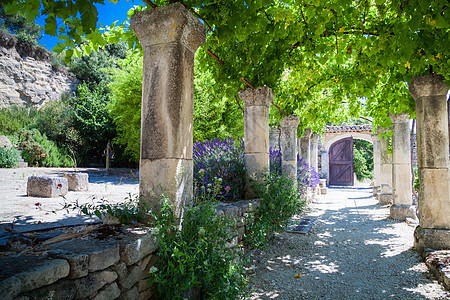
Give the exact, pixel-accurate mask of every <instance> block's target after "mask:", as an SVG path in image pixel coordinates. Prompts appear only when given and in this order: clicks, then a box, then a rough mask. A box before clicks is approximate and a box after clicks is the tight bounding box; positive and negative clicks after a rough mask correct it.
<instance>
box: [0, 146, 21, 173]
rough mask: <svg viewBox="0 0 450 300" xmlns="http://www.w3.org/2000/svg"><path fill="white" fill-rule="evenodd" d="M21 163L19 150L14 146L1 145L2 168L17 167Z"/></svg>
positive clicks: (0, 158)
mask: <svg viewBox="0 0 450 300" xmlns="http://www.w3.org/2000/svg"><path fill="white" fill-rule="evenodd" d="M18 164H19V152H18V151H17V150H16V149H14V148H13V147H11V148H8V147H0V168H15V167H17V165H18Z"/></svg>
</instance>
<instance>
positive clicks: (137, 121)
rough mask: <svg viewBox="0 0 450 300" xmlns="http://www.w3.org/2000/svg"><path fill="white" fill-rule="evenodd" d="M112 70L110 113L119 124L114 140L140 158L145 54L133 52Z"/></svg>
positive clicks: (131, 156)
mask: <svg viewBox="0 0 450 300" xmlns="http://www.w3.org/2000/svg"><path fill="white" fill-rule="evenodd" d="M120 65H121V68H120V69H114V70H113V78H114V79H113V81H112V82H111V83H110V85H109V86H110V88H111V91H112V102H111V104H110V111H111V115H112V117H113V119H114V123H115V124H116V125H117V137H116V138H115V140H114V141H115V142H116V143H118V144H120V145H123V146H124V147H125V153H126V154H127V155H128V156H129V157H130V161H133V162H138V161H139V156H140V143H141V99H142V56H140V55H130V56H129V57H127V58H126V59H124V60H123V61H122V62H121V63H120Z"/></svg>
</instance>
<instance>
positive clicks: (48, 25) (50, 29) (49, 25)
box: [44, 14, 58, 36]
mask: <svg viewBox="0 0 450 300" xmlns="http://www.w3.org/2000/svg"><path fill="white" fill-rule="evenodd" d="M44 28H45V33H47V34H49V35H52V36H57V35H58V34H57V33H56V29H57V27H56V17H55V15H54V14H51V15H49V16H48V17H47V18H46V19H45V27H44Z"/></svg>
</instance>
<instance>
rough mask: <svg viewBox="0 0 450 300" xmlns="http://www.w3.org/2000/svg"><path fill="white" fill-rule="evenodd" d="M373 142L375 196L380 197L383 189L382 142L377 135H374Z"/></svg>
mask: <svg viewBox="0 0 450 300" xmlns="http://www.w3.org/2000/svg"><path fill="white" fill-rule="evenodd" d="M372 142H373V195H374V196H376V197H377V198H378V197H379V192H380V189H381V172H380V168H381V151H380V140H379V139H378V135H377V134H373V135H372Z"/></svg>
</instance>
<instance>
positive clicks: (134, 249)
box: [0, 200, 259, 300]
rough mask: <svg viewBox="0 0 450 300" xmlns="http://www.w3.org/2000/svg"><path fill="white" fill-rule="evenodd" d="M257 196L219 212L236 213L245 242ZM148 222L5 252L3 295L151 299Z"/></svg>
mask: <svg viewBox="0 0 450 300" xmlns="http://www.w3.org/2000/svg"><path fill="white" fill-rule="evenodd" d="M257 206H259V201H258V200H253V201H239V202H235V203H224V204H221V205H219V206H218V207H217V213H218V214H224V215H226V216H230V217H232V218H234V219H235V220H236V221H237V222H236V227H235V228H234V230H235V238H234V239H233V241H231V242H230V244H229V246H230V247H232V246H235V245H237V244H238V243H240V242H242V239H243V237H244V233H245V230H246V225H247V217H248V213H249V212H253V211H255V210H256V208H257ZM152 231H153V229H152V228H148V227H137V228H131V227H125V226H117V227H116V226H100V227H99V228H97V229H95V230H93V231H92V232H91V234H90V235H89V238H87V237H84V238H81V237H80V238H74V239H69V240H65V241H64V240H63V237H61V240H62V241H61V242H57V243H53V244H51V245H48V246H47V247H45V248H44V249H42V252H40V253H39V252H37V253H36V252H33V253H34V255H17V256H13V255H11V256H1V257H0V265H1V266H2V268H1V269H0V291H2V292H1V294H2V297H1V298H2V299H4V300H8V299H21V300H26V299H96V300H100V299H108V300H111V299H150V298H151V297H152V295H153V292H152V290H151V289H150V285H149V281H148V279H146V278H147V277H148V271H149V269H150V268H151V267H152V266H154V265H155V263H156V254H157V243H156V241H155V238H154V236H153V234H152Z"/></svg>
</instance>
